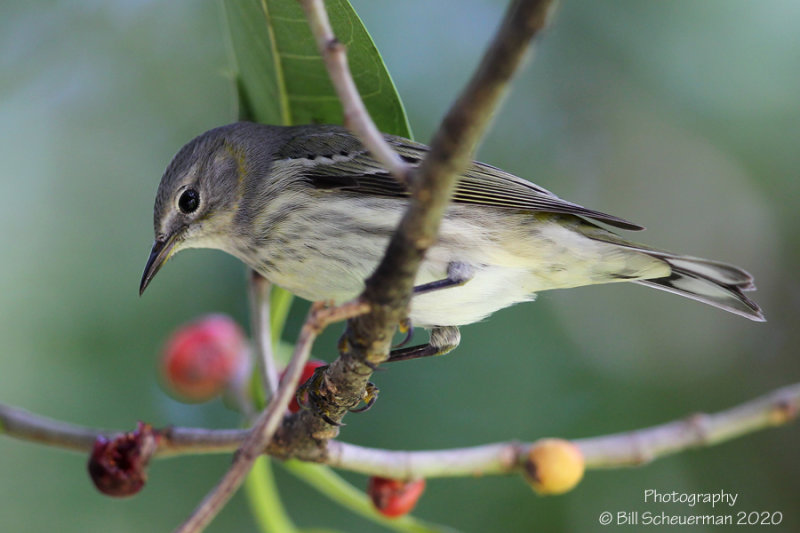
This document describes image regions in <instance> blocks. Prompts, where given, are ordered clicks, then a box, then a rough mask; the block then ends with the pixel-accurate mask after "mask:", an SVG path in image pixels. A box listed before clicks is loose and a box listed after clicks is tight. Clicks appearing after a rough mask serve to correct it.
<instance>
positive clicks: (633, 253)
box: [139, 122, 764, 360]
mask: <svg viewBox="0 0 800 533" xmlns="http://www.w3.org/2000/svg"><path fill="white" fill-rule="evenodd" d="M385 138H386V140H387V141H388V143H389V144H390V145H391V146H392V147H393V148H394V149H395V150H396V151H397V152H398V153H399V154H400V156H401V157H402V158H403V159H404V160H405V161H407V162H408V163H409V164H411V165H417V164H419V163H420V162H421V161H422V159H423V158H424V157H425V154H426V152H427V151H428V147H427V146H425V145H423V144H419V143H416V142H413V141H410V140H408V139H404V138H400V137H394V136H390V135H386V136H385ZM408 196H409V193H408V191H407V190H406V188H405V187H404V186H403V185H401V184H400V183H398V182H397V181H396V180H395V179H394V178H393V177H392V176H391V175H390V174H389V173H388V172H387V171H386V170H385V169H384V168H383V167H382V166H381V164H380V163H378V162H377V161H375V159H373V158H372V157H371V156H370V154H369V153H368V152H367V150H366V149H365V148H364V147H363V146H362V145H361V143H360V142H359V140H358V139H357V138H356V137H354V136H353V135H351V134H350V133H348V132H347V130H345V129H344V128H341V127H338V126H320V125H309V126H291V127H282V126H267V125H263V124H254V123H249V122H238V123H235V124H230V125H227V126H222V127H219V128H216V129H213V130H210V131H208V132H206V133H203V134H202V135H200V136H199V137H197V138H195V139H193V140H192V141H191V142H189V143H188V144H187V145H186V146H184V147H183V148H182V149H181V150H180V151H179V152H178V153H177V155H176V156H175V157H174V158H173V160H172V162H171V163H170V164H169V166H168V167H167V170H166V171H165V173H164V176H163V177H162V178H161V183H160V184H159V186H158V192H157V194H156V200H155V210H154V226H155V243H154V244H153V248H152V251H151V254H150V258H149V259H148V261H147V265H146V267H145V270H144V274H143V276H142V280H141V285H140V289H139V290H140V294H141V293H142V292H143V291H144V290H145V288H146V287H147V285H148V284H149V283H150V281H151V280H152V279H153V276H155V275H156V273H157V272H158V270H159V269H160V268H161V267H162V266H163V265H164V263H165V262H166V261H167V260H168V259H169V258H170V257H171V256H172V255H173V254H174V253H175V252H177V251H179V250H182V249H184V248H217V249H220V250H223V251H225V252H228V253H229V254H231V255H233V256H235V257H237V258H239V259H240V260H241V261H243V262H244V263H245V264H246V265H247V266H249V267H250V268H252V269H253V270H255V271H257V272H258V273H259V274H261V275H262V276H264V277H265V278H266V279H267V280H269V281H270V282H272V283H274V284H276V285H279V286H281V287H283V288H285V289H287V290H289V291H290V292H292V293H294V294H296V295H297V296H300V297H301V298H305V299H307V300H313V301H316V300H333V301H335V302H343V301H346V300H349V299H351V298H354V297H355V296H357V295H358V294H359V293H360V292H361V291H362V290H363V288H364V279H365V278H366V277H368V276H369V275H370V274H371V273H372V271H373V270H374V269H375V267H376V266H377V264H378V262H379V261H380V260H381V258H382V257H383V254H384V251H385V249H386V245H387V243H388V241H389V238H390V237H391V235H392V233H393V232H394V230H395V227H396V226H397V223H398V221H399V220H400V217H401V216H402V214H403V212H404V210H405V208H406V203H407V202H406V199H407V198H408ZM597 222H599V223H602V224H605V225H607V226H613V227H616V228H620V229H624V230H641V229H644V228H642V227H641V226H638V225H636V224H633V223H631V222H628V221H626V220H624V219H622V218H619V217H616V216H613V215H607V214H605V213H601V212H599V211H593V210H591V209H587V208H585V207H581V206H580V205H577V204H574V203H572V202H568V201H565V200H562V199H561V198H558V197H557V196H556V195H554V194H553V193H551V192H549V191H547V190H545V189H543V188H542V187H539V186H538V185H534V184H533V183H531V182H529V181H526V180H523V179H521V178H518V177H516V176H514V175H512V174H509V173H507V172H504V171H502V170H500V169H498V168H495V167H492V166H489V165H486V164H483V163H478V162H474V163H472V164H471V165H470V166H469V168H468V169H467V170H466V171H465V172H464V174H463V175H462V176H461V177H460V180H459V182H458V185H457V186H456V190H455V193H454V195H453V198H452V202H451V204H450V206H449V207H448V209H447V211H446V213H445V215H444V218H443V220H442V224H441V228H440V231H439V237H438V239H437V241H436V243H435V244H434V245H433V246H432V247H431V248H430V249H429V250H428V253H427V255H426V256H425V260H424V262H423V263H422V265H421V267H420V269H419V273H418V274H417V278H416V288H415V291H414V295H413V297H412V300H411V307H410V311H409V317H408V318H409V320H410V323H411V324H412V325H416V326H422V327H425V328H429V329H431V339H430V343H429V344H428V345H425V346H422V347H413V348H405V349H400V350H395V351H394V352H393V353H392V357H391V360H399V359H409V358H414V357H420V356H425V355H435V354H439V353H445V352H447V351H449V350H451V349H452V348H454V347H455V346H456V345H458V342H459V340H460V334H459V332H458V326H461V325H464V324H470V323H472V322H476V321H479V320H481V319H483V318H485V317H486V316H488V315H490V314H491V313H493V312H495V311H497V310H498V309H502V308H504V307H508V306H510V305H512V304H515V303H517V302H522V301H528V300H533V299H534V297H535V295H536V293H537V292H539V291H544V290H549V289H563V288H569V287H579V286H582V285H592V284H596V283H612V282H620V281H630V282H634V283H638V284H640V285H645V286H648V287H653V288H656V289H661V290H665V291H669V292H673V293H676V294H680V295H682V296H686V297H688V298H692V299H695V300H698V301H701V302H704V303H707V304H710V305H713V306H715V307H718V308H720V309H724V310H726V311H730V312H731V313H736V314H738V315H741V316H743V317H745V318H749V319H750V320H755V321H763V320H764V316H763V314H762V312H761V310H760V309H759V307H758V305H756V304H755V303H754V302H752V301H751V300H749V299H748V298H747V297H746V296H745V295H744V294H743V293H742V291H748V290H753V289H755V286H754V285H753V278H752V276H750V274H748V273H747V272H745V271H744V270H742V269H740V268H738V267H735V266H732V265H728V264H725V263H720V262H717V261H711V260H708V259H700V258H697V257H690V256H684V255H678V254H673V253H671V252H666V251H663V250H657V249H654V248H650V247H647V246H643V245H640V244H636V243H633V242H630V241H627V240H625V239H623V238H621V237H619V236H617V235H616V234H614V233H612V232H610V231H608V230H607V229H605V228H604V227H602V226H600V225H599V224H597Z"/></svg>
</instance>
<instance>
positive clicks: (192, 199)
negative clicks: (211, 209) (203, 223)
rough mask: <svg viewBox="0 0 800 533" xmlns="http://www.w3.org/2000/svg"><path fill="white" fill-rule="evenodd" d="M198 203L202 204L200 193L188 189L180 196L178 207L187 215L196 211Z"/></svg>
mask: <svg viewBox="0 0 800 533" xmlns="http://www.w3.org/2000/svg"><path fill="white" fill-rule="evenodd" d="M198 205H200V194H199V193H198V192H197V191H196V190H194V189H186V190H185V191H183V193H182V194H181V197H180V198H178V209H180V210H181V213H185V214H187V215H188V214H189V213H194V212H195V211H196V210H197V206H198Z"/></svg>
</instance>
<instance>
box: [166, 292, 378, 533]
mask: <svg viewBox="0 0 800 533" xmlns="http://www.w3.org/2000/svg"><path fill="white" fill-rule="evenodd" d="M368 310H369V306H367V305H366V304H365V303H364V302H361V301H359V300H354V301H352V302H348V303H346V304H342V305H340V306H338V307H325V306H324V304H322V303H320V302H317V303H315V304H314V305H312V306H311V310H310V311H309V314H308V318H307V319H306V321H305V324H303V327H302V329H301V330H300V335H299V337H298V339H297V344H296V345H295V349H294V353H293V354H292V359H291V361H290V362H289V366H288V367H286V372H285V373H284V376H283V379H281V382H280V384H279V385H278V390H277V392H276V393H275V395H274V397H273V399H272V401H271V402H270V403H269V405H268V406H267V408H266V409H264V411H262V413H261V414H260V415H259V417H258V419H256V422H255V424H253V428H252V429H251V430H250V432H249V433H248V434H247V437H246V438H245V440H244V442H243V443H242V445H241V446H240V447H239V449H238V450H237V451H236V455H234V459H233V464H232V465H231V467H230V468H229V469H228V471H227V472H226V473H225V475H224V476H223V477H222V479H221V480H220V481H219V483H217V485H216V486H215V487H214V488H213V489H212V490H211V492H209V493H208V494H207V495H206V497H205V498H203V501H201V502H200V504H199V505H198V506H197V508H195V510H194V512H192V514H191V515H190V516H189V518H188V519H187V520H186V521H185V522H184V523H183V524H182V525H181V526H180V527H178V529H176V531H177V532H179V533H192V532H195V531H202V530H203V529H204V528H205V527H206V526H207V525H208V524H209V522H211V520H213V518H214V517H215V516H216V515H217V514H218V513H219V511H220V510H221V509H222V507H223V506H224V505H225V504H226V503H227V502H228V500H229V499H230V498H231V496H233V494H234V493H235V492H236V490H237V489H238V488H239V486H240V485H241V484H242V482H243V481H244V478H245V477H246V476H247V473H248V472H249V471H250V469H251V468H252V467H253V463H254V462H255V460H256V458H257V457H258V456H259V455H261V453H262V452H263V450H264V448H265V447H266V446H267V444H268V443H269V442H270V441H271V440H272V437H273V435H274V434H275V431H276V430H277V429H278V425H279V424H280V422H281V419H282V418H283V415H284V413H285V412H286V408H287V407H288V406H289V402H290V401H291V399H292V397H293V396H294V391H295V390H296V389H297V385H298V382H299V381H300V376H301V375H302V373H303V367H304V366H305V364H306V361H308V357H309V354H310V353H311V346H312V345H313V344H314V339H316V338H317V335H319V333H320V332H321V331H322V330H323V329H325V327H327V326H328V325H329V324H331V323H332V322H336V321H340V320H344V319H346V318H349V317H351V316H354V315H358V314H361V313H364V312H366V311H368Z"/></svg>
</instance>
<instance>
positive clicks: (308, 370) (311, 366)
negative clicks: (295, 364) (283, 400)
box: [281, 359, 328, 413]
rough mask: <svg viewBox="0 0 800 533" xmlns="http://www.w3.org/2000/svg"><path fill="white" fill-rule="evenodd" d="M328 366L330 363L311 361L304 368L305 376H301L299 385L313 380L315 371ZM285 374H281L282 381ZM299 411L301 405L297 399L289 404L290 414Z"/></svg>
mask: <svg viewBox="0 0 800 533" xmlns="http://www.w3.org/2000/svg"><path fill="white" fill-rule="evenodd" d="M327 364H328V363H326V362H325V361H320V360H318V359H311V360H310V361H308V362H307V363H306V366H304V367H303V374H302V375H301V376H300V381H299V384H300V385H302V384H303V383H305V382H306V381H308V380H309V379H311V376H313V375H314V371H315V370H316V369H318V368H319V367H321V366H325V365H327ZM284 373H285V371H284V372H281V379H283V374H284ZM299 410H300V404H299V403H297V398H292V401H291V402H289V412H290V413H296V412H297V411H299Z"/></svg>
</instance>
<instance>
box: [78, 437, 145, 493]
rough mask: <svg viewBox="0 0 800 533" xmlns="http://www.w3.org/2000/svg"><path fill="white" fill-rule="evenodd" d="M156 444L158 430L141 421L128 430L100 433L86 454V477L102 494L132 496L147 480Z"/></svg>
mask: <svg viewBox="0 0 800 533" xmlns="http://www.w3.org/2000/svg"><path fill="white" fill-rule="evenodd" d="M157 447H158V434H157V433H156V432H154V431H153V428H152V427H151V426H150V425H149V424H144V423H142V422H139V424H138V425H137V427H136V430H135V431H132V432H130V433H122V434H120V435H116V436H115V437H112V438H111V439H108V438H106V437H103V436H99V437H97V439H96V440H95V442H94V447H93V448H92V453H91V455H90V456H89V465H88V468H89V477H91V478H92V482H93V483H94V485H95V487H97V490H99V491H100V492H102V493H103V494H106V495H108V496H114V497H117V498H122V497H125V496H133V495H134V494H136V493H137V492H139V491H140V490H142V487H144V484H145V482H146V481H147V463H148V462H149V461H150V458H151V457H152V456H153V453H155V451H156V448H157Z"/></svg>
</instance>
